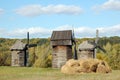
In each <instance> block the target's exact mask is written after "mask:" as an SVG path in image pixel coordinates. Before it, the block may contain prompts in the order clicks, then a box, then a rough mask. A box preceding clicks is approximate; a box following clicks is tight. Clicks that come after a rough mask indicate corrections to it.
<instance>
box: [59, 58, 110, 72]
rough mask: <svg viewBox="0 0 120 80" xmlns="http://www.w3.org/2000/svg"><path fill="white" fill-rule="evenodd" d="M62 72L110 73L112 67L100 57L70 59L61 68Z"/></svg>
mask: <svg viewBox="0 0 120 80" xmlns="http://www.w3.org/2000/svg"><path fill="white" fill-rule="evenodd" d="M61 72H62V73H66V74H76V73H91V72H92V73H93V72H95V73H110V72H111V68H110V67H109V65H108V64H107V63H106V62H105V61H102V60H98V59H81V60H74V59H70V60H68V61H67V62H66V64H65V65H64V66H62V68H61Z"/></svg>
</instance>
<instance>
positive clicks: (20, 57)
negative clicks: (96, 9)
mask: <svg viewBox="0 0 120 80" xmlns="http://www.w3.org/2000/svg"><path fill="white" fill-rule="evenodd" d="M26 46H27V44H24V43H23V42H22V41H21V40H17V41H16V42H15V44H13V46H12V47H11V48H10V50H11V57H12V59H11V66H26V65H27V58H28V56H27V55H28V53H27V49H26Z"/></svg>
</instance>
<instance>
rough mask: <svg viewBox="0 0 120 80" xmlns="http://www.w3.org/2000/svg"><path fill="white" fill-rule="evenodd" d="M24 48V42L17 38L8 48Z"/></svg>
mask: <svg viewBox="0 0 120 80" xmlns="http://www.w3.org/2000/svg"><path fill="white" fill-rule="evenodd" d="M25 48H26V44H24V43H23V42H21V40H17V41H16V42H15V44H14V45H13V46H12V47H11V48H10V50H24V49H25Z"/></svg>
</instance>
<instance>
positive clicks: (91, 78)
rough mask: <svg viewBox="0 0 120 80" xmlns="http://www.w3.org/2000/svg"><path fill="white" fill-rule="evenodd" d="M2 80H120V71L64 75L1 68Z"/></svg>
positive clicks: (54, 71) (27, 68)
mask: <svg viewBox="0 0 120 80" xmlns="http://www.w3.org/2000/svg"><path fill="white" fill-rule="evenodd" d="M0 80H120V70H113V71H112V73H108V74H100V73H86V74H85V73H84V74H63V73H61V72H60V70H59V69H51V68H33V67H4V66H1V67H0Z"/></svg>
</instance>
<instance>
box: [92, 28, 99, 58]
mask: <svg viewBox="0 0 120 80" xmlns="http://www.w3.org/2000/svg"><path fill="white" fill-rule="evenodd" d="M98 35H99V31H98V30H96V39H95V44H96V48H95V52H94V55H93V58H96V53H97V46H98V40H99V37H98Z"/></svg>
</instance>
